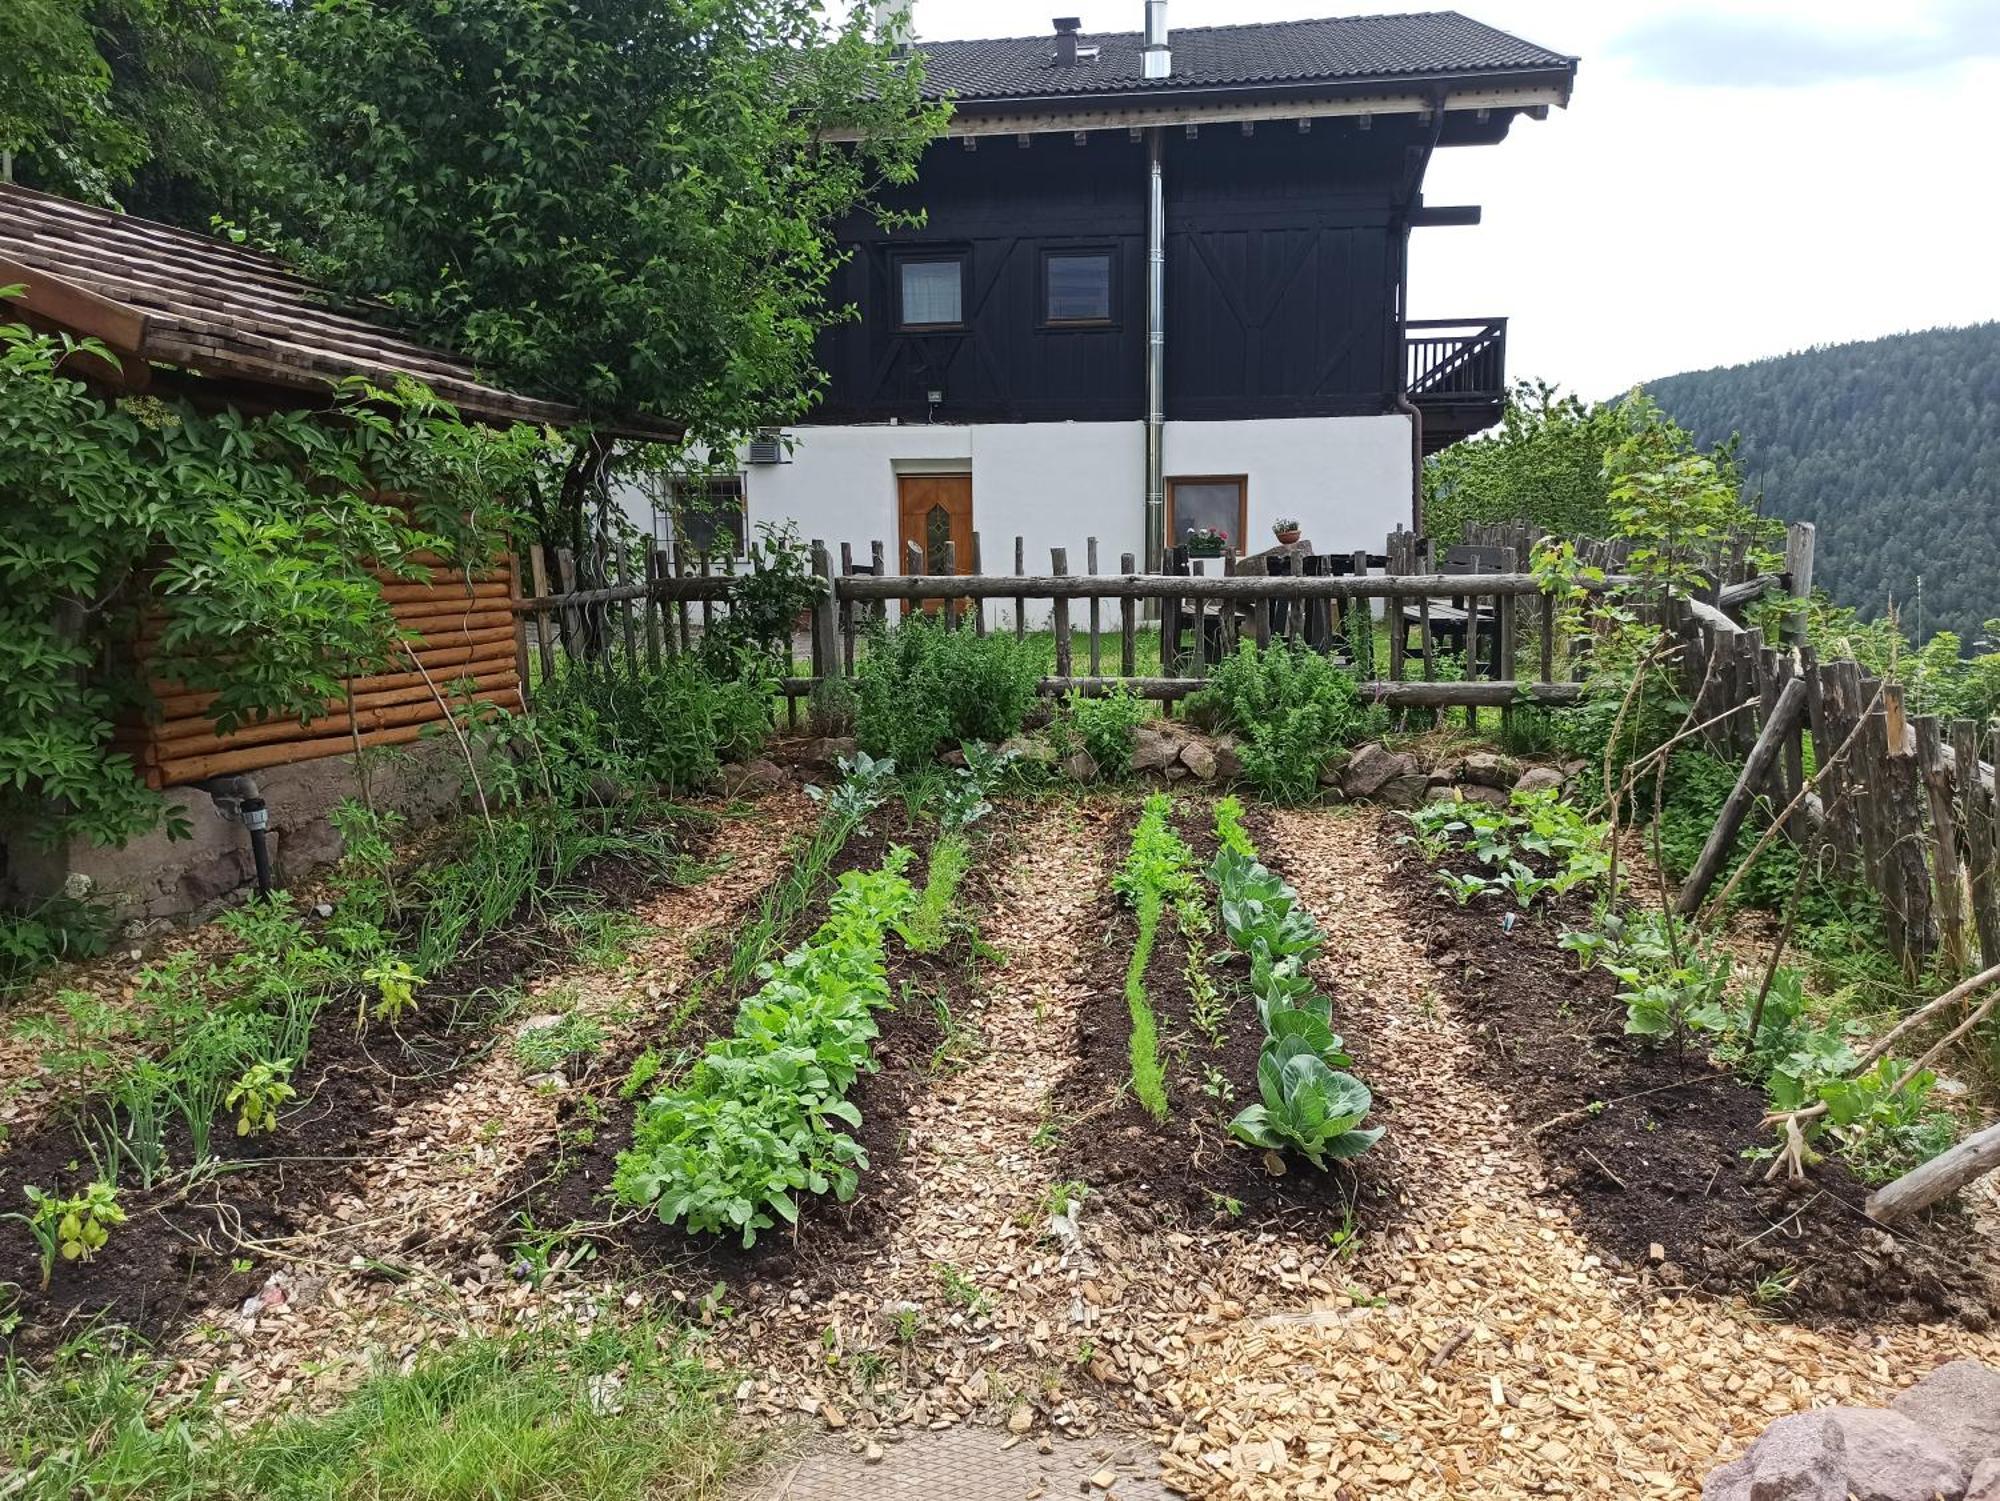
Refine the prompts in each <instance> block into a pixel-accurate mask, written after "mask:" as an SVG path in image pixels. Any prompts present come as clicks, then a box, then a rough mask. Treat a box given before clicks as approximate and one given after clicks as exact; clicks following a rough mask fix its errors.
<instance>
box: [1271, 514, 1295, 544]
mask: <svg viewBox="0 0 2000 1501" xmlns="http://www.w3.org/2000/svg"><path fill="white" fill-rule="evenodd" d="M1271 535H1272V536H1274V537H1276V538H1277V539H1278V541H1279V542H1280V543H1281V544H1282V545H1284V546H1286V547H1290V546H1291V545H1292V544H1293V543H1294V542H1296V541H1298V540H1299V523H1298V520H1297V518H1296V517H1292V516H1280V517H1279V518H1278V519H1277V520H1276V521H1274V522H1272V523H1271Z"/></svg>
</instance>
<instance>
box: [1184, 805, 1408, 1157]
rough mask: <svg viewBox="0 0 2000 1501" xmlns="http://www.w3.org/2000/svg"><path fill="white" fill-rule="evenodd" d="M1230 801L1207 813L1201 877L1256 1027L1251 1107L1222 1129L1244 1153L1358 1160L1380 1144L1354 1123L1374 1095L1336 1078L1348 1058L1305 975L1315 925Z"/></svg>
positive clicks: (1317, 937)
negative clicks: (1212, 892) (1211, 893)
mask: <svg viewBox="0 0 2000 1501" xmlns="http://www.w3.org/2000/svg"><path fill="white" fill-rule="evenodd" d="M1229 802H1230V800H1228V799H1225V800H1224V801H1223V802H1222V803H1219V804H1217V806H1216V837H1217V840H1218V841H1219V843H1220V846H1221V847H1220V849H1218V850H1217V852H1216V857H1215V861H1214V863H1213V864H1212V865H1211V866H1210V867H1209V878H1210V879H1211V880H1212V881H1213V882H1214V883H1215V887H1216V891H1217V893H1218V895H1219V897H1220V904H1221V911H1222V926H1223V931H1224V932H1225V933H1226V934H1227V935H1228V937H1229V943H1230V946H1231V947H1232V948H1234V949H1235V950H1236V951H1237V952H1238V953H1240V954H1244V955H1246V956H1247V957H1248V958H1249V960H1250V990H1251V993H1252V995H1253V996H1254V997H1255V998H1256V1002H1257V1016H1258V1019H1259V1020H1260V1021H1261V1022H1262V1023H1263V1024H1264V1046H1263V1050H1262V1051H1261V1052H1260V1053H1259V1054H1258V1058H1257V1092H1258V1096H1259V1103H1257V1104H1255V1105H1250V1106H1247V1107H1246V1108H1245V1109H1244V1110H1242V1111H1241V1112H1240V1113H1239V1114H1238V1115H1237V1116H1236V1118H1235V1119H1234V1120H1233V1121H1231V1122H1230V1123H1229V1129H1230V1132H1231V1134H1233V1135H1234V1136H1235V1137H1236V1138H1237V1139H1238V1140H1240V1141H1244V1142H1247V1143H1249V1144H1250V1145H1251V1146H1255V1147H1261V1148H1263V1149H1264V1150H1265V1151H1268V1152H1277V1151H1287V1150H1289V1151H1295V1152H1297V1153H1299V1155H1301V1156H1303V1157H1304V1158H1305V1159H1306V1160H1307V1161H1308V1162H1310V1163H1311V1164H1312V1165H1313V1166H1314V1167H1316V1168H1321V1169H1324V1168H1325V1166H1326V1164H1327V1161H1328V1160H1329V1159H1336V1160H1337V1159H1341V1158H1348V1157H1358V1156H1360V1155H1361V1154H1362V1153H1363V1152H1365V1151H1367V1150H1368V1149H1369V1148H1370V1147H1372V1146H1374V1145H1375V1143H1376V1142H1378V1141H1380V1140H1381V1139H1382V1128H1381V1127H1379V1126H1376V1127H1372V1128H1364V1127H1363V1126H1362V1124H1361V1123H1362V1122H1363V1121H1364V1120H1366V1119H1367V1117H1368V1112H1369V1111H1370V1110H1371V1109H1373V1108H1374V1103H1375V1102H1374V1096H1373V1095H1372V1094H1371V1093H1370V1091H1369V1089H1368V1086H1367V1085H1365V1084H1363V1083H1362V1082H1361V1081H1360V1080H1359V1079H1356V1078H1355V1077H1353V1076H1352V1075H1351V1074H1347V1073H1343V1072H1341V1071H1340V1070H1342V1069H1344V1068H1346V1067H1347V1066H1348V1065H1349V1063H1350V1062H1351V1060H1350V1059H1349V1058H1348V1056H1347V1052H1346V1048H1345V1045H1344V1044H1343V1043H1342V1042H1341V1039H1340V1038H1339V1037H1338V1036H1337V1035H1335V1033H1334V1031H1333V1003H1332V1002H1331V1001H1330V1000H1328V999H1327V997H1326V996H1325V995H1323V994H1321V993H1320V991H1319V988H1318V987H1317V986H1315V985H1314V984H1313V982H1312V979H1311V977H1310V976H1309V975H1308V974H1307V973H1306V966H1307V965H1308V964H1310V963H1311V962H1312V958H1313V956H1314V955H1315V954H1317V953H1318V952H1319V950H1320V948H1321V947H1322V944H1323V941H1324V940H1323V938H1322V936H1321V934H1320V930H1319V924H1318V923H1317V922H1315V921H1314V920H1313V916H1312V914H1311V913H1310V912H1308V911H1307V910H1306V909H1305V907H1304V906H1303V905H1302V904H1301V903H1300V901H1299V899H1298V893H1297V892H1295V891H1293V890H1292V888H1291V887H1289V886H1287V885H1286V884H1285V883H1284V882H1283V881H1281V880H1279V879H1278V878H1277V876H1275V875H1273V874H1272V873H1271V872H1270V871H1269V870H1267V869H1266V868H1265V867H1264V866H1263V865H1262V864H1261V863H1260V862H1259V861H1258V859H1257V856H1256V850H1255V848H1254V847H1253V846H1252V844H1251V842H1250V837H1249V834H1248V833H1247V831H1245V830H1244V828H1243V826H1242V812H1241V809H1240V807H1232V806H1229V805H1228V804H1229Z"/></svg>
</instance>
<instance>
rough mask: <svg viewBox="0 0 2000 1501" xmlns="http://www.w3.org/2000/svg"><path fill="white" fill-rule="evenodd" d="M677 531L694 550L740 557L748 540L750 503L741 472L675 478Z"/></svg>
mask: <svg viewBox="0 0 2000 1501" xmlns="http://www.w3.org/2000/svg"><path fill="white" fill-rule="evenodd" d="M672 493H673V523H674V535H675V536H677V537H678V538H680V541H681V545H682V546H683V547H685V548H687V549H688V550H689V551H690V552H694V553H706V554H707V555H708V556H710V557H715V558H722V557H730V558H740V557H742V556H743V553H744V545H745V543H746V541H747V540H748V537H749V533H750V527H749V516H748V507H747V506H746V505H745V504H744V499H743V476H742V475H740V474H708V475H698V476H696V477H695V478H692V479H677V480H675V481H674V482H673V492H672Z"/></svg>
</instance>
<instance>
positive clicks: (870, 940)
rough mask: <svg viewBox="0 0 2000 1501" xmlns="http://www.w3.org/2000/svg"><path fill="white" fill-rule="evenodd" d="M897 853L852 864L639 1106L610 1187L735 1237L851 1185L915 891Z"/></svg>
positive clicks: (675, 1217) (691, 1224) (750, 1237)
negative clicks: (890, 934) (880, 1025)
mask: <svg viewBox="0 0 2000 1501" xmlns="http://www.w3.org/2000/svg"><path fill="white" fill-rule="evenodd" d="M908 863H909V852H908V851H907V850H903V849H896V850H893V851H892V852H891V854H890V856H889V858H888V859H887V860H886V861H885V862H884V864H883V866H882V868H881V869H879V870H876V871H868V872H864V871H850V872H848V873H847V874H846V875H844V876H842V877H841V880H840V887H839V889H838V890H837V891H836V892H835V893H834V896H833V899H832V901H831V903H830V904H829V909H828V915H827V919H826V921H825V923H823V924H822V925H821V927H820V929H819V930H818V931H817V932H816V933H815V934H814V935H813V936H812V937H811V938H810V939H809V940H808V941H807V942H806V943H805V944H803V945H802V946H800V947H799V948H797V949H795V950H793V951H792V952H791V953H790V954H787V955H786V956H785V958H784V959H783V960H782V961H781V962H780V963H778V964H776V965H774V966H773V967H772V969H771V972H770V978H769V980H768V981H767V982H766V984H765V985H764V987H763V989H761V990H760V991H758V992H757V994H755V995H753V996H751V997H749V998H748V999H746V1000H745V1001H744V1002H743V1004H742V1006H741V1008H740V1009H739V1010H738V1012H737V1018H736V1028H735V1031H734V1033H733V1034H732V1035H731V1036H729V1037H726V1038H721V1039H718V1040H717V1041H715V1042H713V1043H710V1044H709V1046H708V1047H707V1049H706V1050H705V1051H704V1052H703V1054H702V1056H701V1058H700V1059H699V1060H697V1061H696V1063H695V1064H694V1066H693V1068H691V1069H690V1070H689V1072H688V1074H687V1077H686V1078H685V1079H684V1080H683V1081H682V1082H681V1083H680V1084H679V1085H678V1086H677V1087H675V1088H674V1089H671V1090H669V1091H666V1092H664V1093H662V1094H659V1095H655V1096H654V1097H653V1098H652V1099H650V1100H648V1101H646V1102H645V1104H643V1105H642V1106H641V1107H640V1109H639V1112H638V1116H637V1118H636V1119H635V1121H634V1122H633V1132H632V1146H631V1147H630V1148H629V1149H627V1150H626V1151H625V1152H622V1153H621V1154H620V1155H619V1159H618V1168H617V1172H616V1174H615V1176H614V1178H613V1182H612V1187H613V1191H614V1192H615V1193H616V1194H617V1196H618V1197H619V1199H620V1200H621V1201H623V1202H624V1203H627V1204H632V1205H635V1206H639V1207H647V1208H651V1209H653V1210H654V1211H655V1212H656V1213H657V1214H658V1215H659V1217H660V1218H661V1219H662V1220H663V1221H666V1222H667V1223H669V1224H672V1223H681V1224H684V1225H685V1226H686V1227H687V1228H688V1229H689V1230H691V1231H697V1232H703V1231H729V1232H732V1233H736V1234H740V1236H741V1238H742V1242H743V1244H744V1245H745V1246H749V1245H752V1244H754V1243H755V1241H756V1238H757V1234H758V1232H759V1231H761V1230H768V1229H770V1228H771V1227H772V1226H773V1225H775V1224H777V1223H778V1222H779V1221H780V1220H782V1221H784V1222H786V1223H792V1222H794V1221H796V1220H797V1218H798V1200H797V1196H798V1194H799V1193H801V1192H805V1193H811V1194H822V1193H832V1194H833V1195H835V1196H836V1197H837V1198H839V1199H840V1200H842V1201H843V1202H844V1201H845V1200H847V1199H849V1198H851V1197H853V1195H854V1191H855V1188H856V1186H857V1184H858V1182H859V1171H860V1169H862V1168H865V1167H866V1166H867V1154H866V1153H865V1152H864V1151H863V1150H862V1148H861V1146H860V1144H859V1143H858V1142H856V1141H854V1140H853V1138H851V1137H849V1136H848V1135H846V1134H845V1133H844V1132H842V1131H841V1130H839V1129H838V1127H839V1125H846V1126H850V1127H852V1126H858V1125H859V1124H860V1115H859V1112H857V1111H856V1110H855V1108H854V1106H853V1105H852V1104H851V1103H850V1102H849V1101H848V1100H847V1098H846V1095H847V1093H848V1091H849V1089H850V1088H851V1087H852V1086H853V1083H854V1080H855V1078H856V1077H857V1076H858V1075H859V1074H860V1073H862V1072H864V1071H867V1070H872V1069H873V1068H874V1066H875V1064H874V1059H873V1051H872V1044H873V1040H874V1038H875V1035H876V1026H875V1022H874V1019H873V1017H872V1015H871V1013H872V1012H873V1011H875V1010H876V1009H878V1008H879V1007H881V1006H884V1005H886V1004H887V1003H888V1000H889V987H888V981H887V979H886V977H885V960H884V954H883V945H884V935H885V934H886V932H887V931H888V929H889V928H890V927H892V926H893V925H894V924H896V923H897V922H899V921H901V920H902V919H903V918H904V917H905V915H906V914H907V912H908V911H909V908H910V905H911V903H912V902H913V901H914V894H913V893H912V892H911V890H910V885H909V883H908V882H907V881H906V880H904V879H903V875H902V871H903V869H904V868H905V867H906V866H907V865H908Z"/></svg>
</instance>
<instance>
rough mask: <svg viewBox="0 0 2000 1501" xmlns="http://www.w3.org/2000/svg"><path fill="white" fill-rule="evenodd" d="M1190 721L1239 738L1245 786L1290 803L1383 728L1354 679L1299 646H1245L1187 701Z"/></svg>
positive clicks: (1312, 792)
mask: <svg viewBox="0 0 2000 1501" xmlns="http://www.w3.org/2000/svg"><path fill="white" fill-rule="evenodd" d="M1188 714H1189V716H1190V717H1194V718H1207V719H1211V720H1213V721H1215V722H1216V723H1218V724H1220V725H1221V726H1222V727H1223V728H1225V729H1229V730H1233V731H1235V732H1236V733H1237V734H1238V735H1239V736H1241V737H1242V744H1241V746H1240V748H1239V751H1238V754H1239V755H1240V756H1241V758H1242V761H1243V777H1244V780H1245V781H1246V782H1248V783H1249V784H1250V786H1251V787H1252V788H1253V789H1255V790H1256V792H1257V793H1258V795H1259V796H1261V797H1266V798H1269V799H1271V800H1272V801H1274V802H1286V803H1300V802H1305V801H1307V800H1308V799H1310V798H1312V797H1315V796H1317V795H1318V792H1319V775H1320V772H1321V771H1322V770H1324V769H1325V766H1326V762H1327V758H1328V757H1329V756H1331V755H1332V754H1333V752H1334V751H1335V750H1336V749H1338V748H1339V747H1341V746H1343V745H1350V744H1352V743H1354V742H1355V741H1357V740H1360V739H1362V738H1364V737H1365V736H1367V735H1368V734H1369V733H1371V732H1372V731H1374V730H1375V729H1376V728H1378V727H1379V726H1380V725H1381V724H1382V723H1383V722H1384V720H1383V716H1382V714H1381V713H1380V711H1379V710H1375V709H1371V708H1369V707H1367V706H1365V705H1363V704H1362V702H1361V697H1360V694H1359V692H1358V691H1357V690H1356V688H1355V686H1354V679H1353V678H1352V677H1350V676H1349V675H1348V674H1347V673H1345V672H1343V671H1342V670H1341V669H1340V668H1339V667H1337V666H1336V665H1334V663H1333V661H1332V660H1331V659H1330V658H1328V657H1325V656H1322V655H1321V654H1320V653H1318V652H1315V651H1311V650H1308V649H1306V648H1305V647H1303V646H1301V645H1298V644H1296V643H1289V644H1274V645H1272V646H1269V647H1263V648H1260V647H1258V646H1257V644H1256V643H1255V642H1246V643H1244V645H1243V646H1242V647H1240V648H1239V649H1238V650H1237V651H1236V652H1234V653H1233V654H1231V655H1229V656H1226V657H1224V658H1223V659H1222V661H1221V662H1219V663H1218V664H1217V665H1216V668H1215V671H1214V673H1213V675H1212V676H1211V677H1210V678H1209V681H1208V684H1207V686H1205V687H1204V688H1203V689H1202V690H1201V691H1200V692H1199V693H1197V694H1195V695H1194V696H1193V697H1192V698H1190V699H1189V701H1188Z"/></svg>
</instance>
